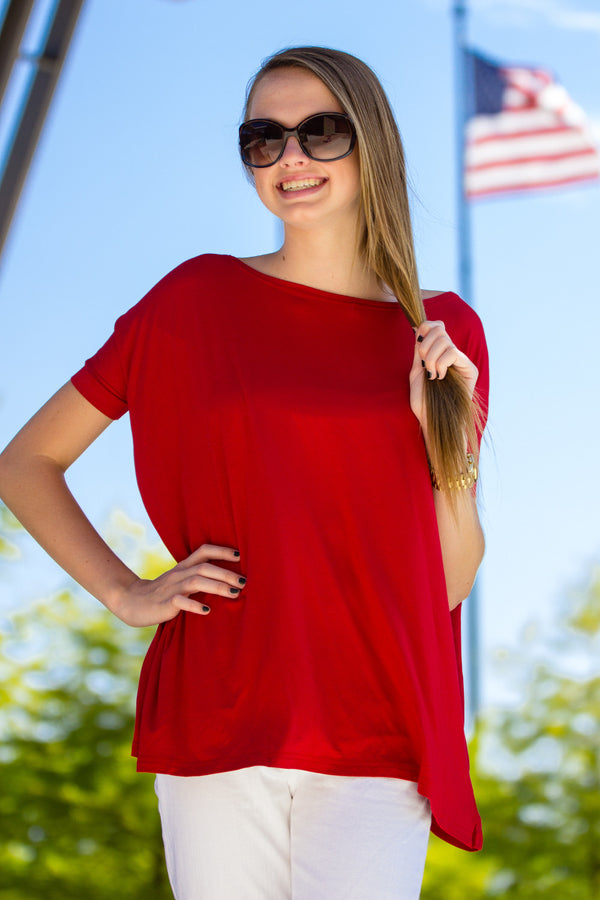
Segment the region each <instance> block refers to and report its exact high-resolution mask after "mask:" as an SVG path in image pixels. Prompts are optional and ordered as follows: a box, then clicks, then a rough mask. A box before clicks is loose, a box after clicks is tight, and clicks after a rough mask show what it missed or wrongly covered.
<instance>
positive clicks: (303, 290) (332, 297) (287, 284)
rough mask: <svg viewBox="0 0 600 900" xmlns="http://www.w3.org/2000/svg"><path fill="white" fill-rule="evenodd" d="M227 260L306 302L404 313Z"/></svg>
mask: <svg viewBox="0 0 600 900" xmlns="http://www.w3.org/2000/svg"><path fill="white" fill-rule="evenodd" d="M228 258H229V259H232V260H233V261H234V262H235V263H237V265H238V266H241V267H242V268H243V269H244V270H245V271H247V272H250V273H251V274H252V275H254V276H255V277H256V278H258V279H259V280H261V281H265V282H267V284H276V285H277V287H279V288H280V289H281V290H284V291H288V293H290V294H296V295H297V296H302V297H303V298H304V299H306V300H308V299H318V300H319V301H320V302H322V301H323V300H329V301H330V302H332V303H356V304H359V305H361V306H370V307H371V308H374V309H385V308H386V307H390V308H391V309H394V310H400V311H401V312H404V310H403V309H402V306H401V305H400V303H399V302H398V301H397V300H396V301H394V300H371V299H369V298H367V297H352V296H351V295H349V294H336V293H335V292H334V291H325V290H322V288H315V287H310V286H309V285H307V284H300V283H299V282H297V281H286V279H285V278H277V277H276V276H275V275H267V274H266V273H265V272H259V270H258V269H254V268H252V266H249V265H248V263H245V262H242V260H241V259H238V257H237V256H229V257H228ZM450 293H452V292H451V291H441V292H440V293H439V294H436V295H435V297H428V298H425V299H429V300H437V298H438V297H445V296H446V295H447V294H450Z"/></svg>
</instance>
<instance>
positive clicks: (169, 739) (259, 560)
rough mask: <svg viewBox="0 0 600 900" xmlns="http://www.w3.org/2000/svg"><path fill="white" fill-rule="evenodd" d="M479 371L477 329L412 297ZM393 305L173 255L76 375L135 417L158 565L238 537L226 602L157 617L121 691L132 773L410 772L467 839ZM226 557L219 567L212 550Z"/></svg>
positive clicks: (466, 312) (469, 815) (471, 316)
mask: <svg viewBox="0 0 600 900" xmlns="http://www.w3.org/2000/svg"><path fill="white" fill-rule="evenodd" d="M425 305H426V310H427V316H428V318H430V319H441V320H443V321H444V322H445V324H446V328H447V330H448V333H449V334H450V335H451V337H452V339H453V340H454V342H455V343H456V344H457V346H458V347H460V348H461V349H462V350H463V351H464V352H465V353H466V354H467V355H468V356H469V357H470V358H471V359H472V360H473V361H474V362H475V364H476V365H477V367H478V369H479V373H480V374H479V380H478V389H479V392H480V394H481V396H482V399H483V402H484V404H485V405H486V404H487V392H488V364H487V351H486V344H485V338H484V334H483V329H482V326H481V323H480V320H479V318H478V317H477V315H476V314H475V312H474V311H473V310H472V309H471V308H470V307H469V306H468V305H467V304H466V303H464V302H463V301H462V300H461V299H460V298H459V297H458V296H456V294H452V293H445V294H441V295H438V296H437V297H435V298H433V299H430V300H427V301H426V303H425ZM413 350H414V334H413V332H412V330H411V327H410V325H409V323H408V320H407V319H406V316H405V315H404V313H403V311H402V309H401V307H400V305H399V304H398V303H395V302H386V301H383V300H365V299H359V298H355V297H347V296H343V295H339V294H334V293H329V292H327V291H321V290H317V289H314V288H309V287H305V286H303V285H299V284H295V283H291V282H287V281H283V280H280V279H277V278H273V277H272V276H268V275H263V274H261V273H258V272H256V271H255V270H254V269H252V268H250V267H249V266H247V265H245V264H244V263H242V262H240V261H239V260H237V259H235V258H233V257H230V256H217V255H205V256H199V257H197V258H195V259H191V260H189V261H188V262H185V263H183V264H182V265H180V266H179V267H178V268H176V269H175V270H174V271H172V272H171V273H170V274H168V275H167V276H166V277H165V278H163V280H162V281H160V282H159V283H158V284H157V285H156V286H155V287H154V288H152V290H151V291H150V292H149V293H148V294H147V295H146V296H145V297H144V298H143V299H142V300H141V301H140V302H139V303H138V304H137V305H136V306H134V307H133V308H132V309H130V310H129V311H128V312H127V313H125V315H123V316H121V318H120V319H118V321H117V323H116V326H115V330H114V333H113V334H112V335H111V337H109V339H108V341H107V342H106V343H105V344H104V346H103V347H102V348H101V349H100V350H99V351H98V352H97V353H96V354H95V356H93V357H92V358H91V359H89V360H87V362H86V363H85V366H84V367H83V368H82V369H81V370H80V371H79V372H77V374H76V375H74V376H73V379H72V380H73V384H74V385H75V387H76V388H77V390H78V391H80V392H81V394H82V395H83V396H84V397H86V398H87V400H88V401H89V402H90V403H92V404H93V405H94V406H95V407H97V408H98V409H99V410H100V411H102V412H103V413H104V414H106V415H107V416H110V417H111V418H114V419H116V418H119V417H120V416H122V415H123V414H124V413H125V412H126V411H129V413H130V417H131V428H132V432H133V443H134V455H135V466H136V473H137V480H138V485H139V489H140V492H141V496H142V499H143V501H144V504H145V506H146V509H147V511H148V514H149V516H150V518H151V520H152V522H153V523H154V526H155V527H156V529H157V531H158V533H159V535H160V536H161V538H162V540H163V541H164V543H165V545H166V547H167V548H168V550H169V551H170V552H171V553H172V555H173V556H174V557H175V559H177V560H180V559H183V558H184V557H186V556H188V555H189V554H190V553H191V552H192V551H193V550H195V549H196V548H197V547H199V546H200V545H201V544H203V543H207V542H208V543H213V544H222V545H225V546H229V547H234V548H237V549H239V551H240V554H241V556H240V561H239V563H232V564H227V563H226V564H224V565H228V566H229V568H231V569H232V570H234V571H239V572H240V573H243V574H244V575H246V577H247V584H246V587H245V588H244V590H243V592H242V593H241V595H240V599H237V600H235V599H233V600H228V599H225V598H220V597H217V596H216V595H214V594H207V595H197V597H198V599H202V598H203V597H204V598H205V599H206V601H207V602H208V604H209V605H210V606H211V608H212V612H211V613H210V614H209V615H208V616H197V615H194V614H193V613H185V612H182V613H180V614H179V615H178V616H177V617H176V618H175V619H173V620H172V621H170V622H167V623H165V624H163V625H160V626H159V627H158V629H157V631H156V634H155V637H154V639H153V641H152V643H151V645H150V648H149V650H148V653H147V655H146V658H145V661H144V664H143V668H142V672H141V677H140V685H139V691H138V699H137V716H136V727H135V736H134V743H133V753H134V755H136V756H137V757H138V769H139V770H140V771H150V772H164V773H168V774H175V775H202V774H207V773H213V772H222V771H228V770H233V769H239V768H242V767H245V766H252V765H264V766H278V767H287V768H299V769H308V770H310V771H314V772H323V773H330V774H334V775H369V776H392V777H398V778H405V779H410V780H413V781H416V782H418V785H419V790H420V792H421V793H422V794H423V795H425V796H427V797H428V798H429V800H430V802H431V808H432V814H433V823H432V828H433V831H434V832H435V833H436V834H438V835H440V836H441V837H442V838H444V839H445V840H447V841H450V842H451V843H453V844H456V845H457V846H459V847H464V848H465V849H469V850H473V849H478V848H479V847H480V846H481V823H480V819H479V815H478V813H477V808H476V805H475V801H474V797H473V791H472V787H471V782H470V777H469V761H468V755H467V747H466V742H465V737H464V730H463V691H462V671H461V658H460V607H459V608H457V609H456V610H454V612H453V613H450V611H449V609H448V599H447V594H446V587H445V579H444V571H443V566H442V557H441V550H440V543H439V535H438V530H437V523H436V516H435V509H434V502H433V492H432V487H431V482H430V477H429V471H428V465H427V459H426V454H425V447H424V443H423V439H422V436H421V433H420V429H419V423H418V421H417V419H416V418H415V416H414V415H413V413H412V412H411V410H410V406H409V377H408V376H409V371H410V368H411V363H412V358H413ZM219 565H223V563H219Z"/></svg>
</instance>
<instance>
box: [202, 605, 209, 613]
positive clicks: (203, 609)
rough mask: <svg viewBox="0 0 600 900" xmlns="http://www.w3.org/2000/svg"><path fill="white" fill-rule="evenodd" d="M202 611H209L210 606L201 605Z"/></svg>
mask: <svg viewBox="0 0 600 900" xmlns="http://www.w3.org/2000/svg"><path fill="white" fill-rule="evenodd" d="M202 612H210V606H203V607H202Z"/></svg>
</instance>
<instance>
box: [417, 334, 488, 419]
mask: <svg viewBox="0 0 600 900" xmlns="http://www.w3.org/2000/svg"><path fill="white" fill-rule="evenodd" d="M450 366H454V368H455V369H456V371H457V373H458V374H459V375H460V376H461V377H462V378H463V379H464V382H465V385H466V387H467V389H468V391H469V394H470V395H471V397H472V396H473V391H474V390H475V384H476V383H477V376H478V375H479V371H478V369H477V366H475V365H474V364H473V363H472V362H471V360H470V359H469V358H468V356H465V354H464V353H462V352H461V351H460V350H459V349H458V347H456V346H455V345H454V344H453V343H452V341H451V339H450V337H449V335H448V334H447V333H446V327H445V325H444V323H443V322H430V321H425V322H422V323H421V324H420V325H419V327H418V328H417V329H416V331H415V355H414V358H413V364H412V368H411V370H410V408H411V409H412V411H413V413H414V414H415V416H416V417H417V419H418V420H419V422H420V423H421V427H422V428H423V429H425V427H426V424H427V419H426V412H425V398H424V394H425V392H424V387H423V386H424V383H425V379H430V380H434V379H436V378H439V379H440V380H441V379H443V378H445V377H446V372H447V371H448V369H449V368H450Z"/></svg>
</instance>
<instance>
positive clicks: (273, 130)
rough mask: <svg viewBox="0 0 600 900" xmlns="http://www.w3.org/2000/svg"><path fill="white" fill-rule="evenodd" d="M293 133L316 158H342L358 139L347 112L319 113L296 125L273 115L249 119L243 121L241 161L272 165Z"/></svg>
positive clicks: (311, 157) (321, 159) (265, 165)
mask: <svg viewBox="0 0 600 900" xmlns="http://www.w3.org/2000/svg"><path fill="white" fill-rule="evenodd" d="M290 137H295V138H296V140H297V141H298V143H299V144H300V146H301V148H302V150H303V152H304V153H306V155H307V156H308V157H309V158H310V159H314V160H316V161H317V162H332V161H333V160H335V159H343V158H344V157H345V156H349V155H350V153H352V151H353V149H354V144H355V143H356V132H355V130H354V125H353V124H352V122H351V121H350V119H349V118H348V116H346V115H344V113H317V114H316V115H314V116H309V117H308V118H307V119H303V120H302V122H300V124H299V125H296V127H295V128H284V127H283V125H280V124H279V122H272V121H271V120H270V119H249V120H248V121H247V122H244V123H243V125H240V153H241V155H242V161H243V162H244V163H245V164H246V165H247V166H252V167H253V168H255V169H264V168H266V167H267V166H273V165H275V163H276V162H277V161H278V160H279V159H281V157H282V156H283V151H284V150H285V145H286V144H287V141H288V138H290Z"/></svg>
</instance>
